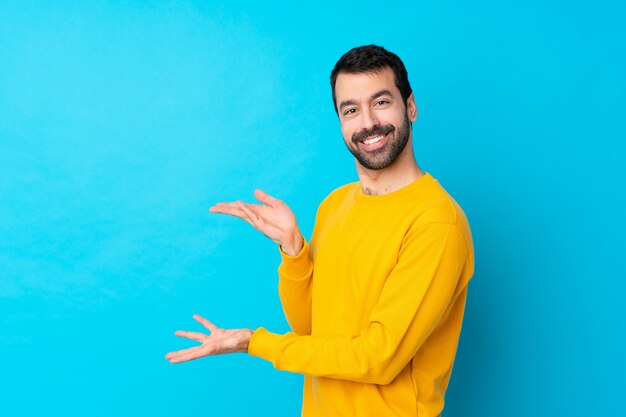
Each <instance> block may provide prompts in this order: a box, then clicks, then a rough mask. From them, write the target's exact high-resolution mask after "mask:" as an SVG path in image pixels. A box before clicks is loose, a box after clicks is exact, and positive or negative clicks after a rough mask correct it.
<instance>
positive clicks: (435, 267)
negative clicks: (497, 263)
mask: <svg viewBox="0 0 626 417" xmlns="http://www.w3.org/2000/svg"><path fill="white" fill-rule="evenodd" d="M466 258H467V246H466V244H465V240H464V238H463V236H462V234H461V232H460V231H459V230H458V228H457V227H456V226H454V225H451V224H444V223H436V224H429V225H425V226H422V227H420V228H418V229H415V230H413V231H410V232H409V233H408V234H407V236H406V238H405V241H404V243H403V246H402V249H401V252H400V254H399V260H398V264H397V265H396V267H395V268H394V270H393V271H392V273H391V274H390V275H389V277H388V278H387V281H386V284H385V286H384V288H383V291H382V293H381V296H380V299H379V302H378V304H377V305H376V306H375V308H374V309H373V311H372V312H371V315H370V317H369V320H368V324H367V325H366V326H365V327H364V328H363V329H362V330H361V331H360V333H359V334H358V335H354V336H344V337H316V336H299V335H297V334H294V333H287V334H285V335H278V334H275V333H270V332H268V331H267V330H265V329H263V328H260V329H257V330H256V331H255V332H254V334H253V336H252V339H251V340H250V342H249V353H250V354H251V355H253V356H259V357H262V358H264V359H267V360H269V361H271V362H272V363H273V364H274V366H275V367H276V368H277V369H282V370H287V371H291V372H297V373H304V374H310V375H317V376H326V377H332V378H339V379H346V380H352V381H359V382H367V383H376V384H387V383H389V382H391V381H392V380H393V379H394V378H395V376H396V375H397V374H398V373H399V372H400V371H401V370H402V369H403V368H404V367H405V366H406V364H407V363H408V362H409V361H410V360H411V358H412V357H413V356H414V355H415V353H416V352H417V351H418V350H419V348H420V346H421V345H422V344H423V343H424V341H425V340H426V339H427V338H428V336H429V335H430V334H431V333H432V331H433V330H434V329H435V328H436V326H437V324H438V323H439V321H440V320H441V318H442V317H443V316H444V314H445V313H446V311H447V309H448V306H449V305H450V302H451V300H452V298H453V296H454V294H455V292H456V291H457V284H458V282H459V277H460V274H461V271H462V270H463V266H464V263H465V260H466Z"/></svg>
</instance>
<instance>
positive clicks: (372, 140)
mask: <svg viewBox="0 0 626 417" xmlns="http://www.w3.org/2000/svg"><path fill="white" fill-rule="evenodd" d="M388 136H389V133H388V134H386V135H375V136H369V137H367V138H364V139H361V140H359V141H357V144H358V146H359V147H360V148H361V149H363V150H365V151H373V150H375V149H379V148H381V147H383V146H385V144H386V143H387V139H388Z"/></svg>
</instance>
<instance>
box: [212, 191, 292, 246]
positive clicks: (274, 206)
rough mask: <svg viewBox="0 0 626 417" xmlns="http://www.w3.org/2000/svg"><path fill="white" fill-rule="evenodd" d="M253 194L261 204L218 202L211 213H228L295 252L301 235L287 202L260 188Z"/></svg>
mask: <svg viewBox="0 0 626 417" xmlns="http://www.w3.org/2000/svg"><path fill="white" fill-rule="evenodd" d="M254 196H255V197H256V198H257V200H259V201H260V202H261V203H263V204H250V203H244V202H243V201H236V202H232V203H218V204H216V205H215V206H213V207H211V208H210V209H209V211H211V212H212V213H222V214H229V215H231V216H235V217H239V218H240V219H243V220H245V221H246V222H248V223H250V225H252V227H254V228H255V229H256V230H258V231H259V232H261V233H263V234H264V235H265V236H267V237H268V238H270V239H271V240H272V241H274V242H276V243H278V244H279V245H281V246H282V247H283V249H285V248H294V250H296V253H297V252H299V250H297V249H298V247H299V246H301V244H300V241H301V240H302V235H301V234H300V230H299V228H298V224H297V222H296V216H295V215H294V214H293V211H291V209H290V208H289V206H288V205H287V204H285V203H284V202H283V201H281V200H279V199H277V198H274V197H272V196H270V195H268V194H266V193H264V192H263V191H261V190H256V191H255V192H254Z"/></svg>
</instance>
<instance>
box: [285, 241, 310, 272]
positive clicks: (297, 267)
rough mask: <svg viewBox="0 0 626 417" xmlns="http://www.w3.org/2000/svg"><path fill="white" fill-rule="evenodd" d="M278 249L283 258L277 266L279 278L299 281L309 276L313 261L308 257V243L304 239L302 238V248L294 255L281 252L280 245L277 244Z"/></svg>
mask: <svg viewBox="0 0 626 417" xmlns="http://www.w3.org/2000/svg"><path fill="white" fill-rule="evenodd" d="M278 250H279V251H280V255H281V256H282V259H283V261H282V263H281V264H280V266H279V267H278V273H279V274H280V276H281V278H284V279H288V280H292V281H300V280H303V279H307V278H309V277H310V276H311V272H312V270H313V261H311V259H310V258H309V244H308V243H307V241H306V240H304V244H303V245H302V250H300V253H298V254H297V255H296V256H291V255H287V254H286V253H285V252H283V250H282V249H281V247H280V245H279V246H278Z"/></svg>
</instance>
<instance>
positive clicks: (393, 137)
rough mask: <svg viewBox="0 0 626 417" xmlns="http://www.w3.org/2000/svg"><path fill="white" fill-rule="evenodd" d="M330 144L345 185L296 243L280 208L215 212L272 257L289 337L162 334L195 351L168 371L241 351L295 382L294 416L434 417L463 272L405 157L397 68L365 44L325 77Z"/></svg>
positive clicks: (407, 123)
mask: <svg viewBox="0 0 626 417" xmlns="http://www.w3.org/2000/svg"><path fill="white" fill-rule="evenodd" d="M331 87H332V92H333V102H334V105H335V110H336V111H337V114H338V116H339V121H340V124H341V131H342V134H343V137H344V140H345V143H346V146H347V147H348V149H349V150H350V152H351V153H352V154H353V155H354V157H355V160H356V169H357V173H358V176H359V182H356V183H352V184H347V185H345V186H342V187H340V188H338V189H337V190H335V191H333V192H332V193H331V194H330V195H329V196H328V197H327V198H326V199H325V200H324V201H323V202H322V203H321V205H320V207H319V209H318V212H317V217H316V222H315V227H314V230H313V236H312V237H311V241H310V243H307V242H306V241H305V240H304V239H303V237H302V235H301V233H300V230H299V228H298V225H297V223H296V218H295V216H294V214H293V213H292V211H291V210H290V209H289V207H288V206H287V205H286V204H285V203H284V202H282V201H280V200H277V199H276V198H273V197H271V196H269V195H267V194H265V193H263V192H261V191H258V190H257V191H256V192H255V196H256V198H257V199H258V200H259V201H260V202H261V203H263V204H260V205H257V204H248V203H243V202H241V201H237V202H233V203H219V204H217V205H216V206H214V207H212V208H211V211H212V212H215V213H224V214H229V215H233V216H236V217H239V218H241V219H244V220H245V221H247V222H248V223H250V224H251V225H252V226H253V227H254V228H256V229H257V230H259V231H260V232H262V233H264V234H265V235H266V236H267V237H269V238H270V239H272V240H273V241H274V242H276V243H277V244H278V245H279V249H280V252H281V256H282V263H281V265H280V266H279V269H278V272H279V278H280V280H279V294H280V298H281V302H282V305H283V309H284V311H285V315H286V317H287V319H288V321H289V324H290V325H291V328H292V330H293V331H292V332H290V333H287V334H284V335H279V334H275V333H271V332H269V331H267V330H265V329H264V328H259V329H256V330H255V331H252V330H250V329H235V330H225V329H220V328H217V327H216V326H214V325H213V324H212V323H211V322H209V321H208V320H206V319H204V318H202V317H199V316H194V317H195V318H196V320H198V321H199V322H200V323H202V324H203V325H204V326H205V327H206V328H207V329H208V330H209V331H210V332H211V334H210V336H208V335H205V334H202V333H196V332H176V334H177V335H178V336H182V337H187V338H190V339H194V340H196V341H198V342H200V343H202V344H201V345H200V346H196V347H193V348H190V349H185V350H182V351H179V352H173V353H169V354H168V355H167V356H166V358H167V359H169V360H170V361H171V362H183V361H187V360H191V359H196V358H199V357H202V356H207V355H215V354H221V353H230V352H248V353H249V354H250V355H253V356H259V357H261V358H264V359H266V360H269V361H271V362H272V363H273V364H274V366H275V367H276V368H277V369H282V370H287V371H291V372H298V373H302V374H304V375H305V383H304V384H305V385H304V397H303V406H302V415H303V416H377V417H379V416H420V417H424V416H438V415H440V413H441V411H442V409H443V405H444V394H445V391H446V388H447V386H448V381H449V378H450V374H451V371H452V365H453V362H454V356H455V354H456V348H457V344H458V339H459V334H460V330H461V322H462V319H463V311H464V308H465V299H466V294H467V284H468V282H469V280H470V278H471V277H472V274H473V271H474V253H473V246H472V239H471V234H470V229H469V225H468V223H467V220H466V218H465V215H464V214H463V211H462V210H461V208H460V207H459V206H458V205H457V204H456V202H455V201H454V200H453V199H452V198H451V197H450V196H449V195H448V194H447V193H446V191H445V190H444V189H443V188H442V187H441V185H439V183H438V182H437V180H435V179H434V178H433V177H432V176H431V175H430V174H428V173H424V172H422V171H421V169H420V168H419V166H418V165H417V163H416V161H415V157H414V155H413V137H412V125H411V123H412V122H414V121H415V120H416V118H417V107H416V105H415V99H414V97H413V93H412V91H411V87H410V85H409V81H408V76H407V72H406V69H405V67H404V64H403V63H402V61H401V60H400V59H399V58H398V57H397V56H396V55H395V54H393V53H390V52H388V51H386V50H385V49H383V48H381V47H378V46H374V45H369V46H363V47H359V48H354V49H352V50H350V51H349V52H347V53H346V54H345V55H344V56H343V57H341V59H340V60H339V61H338V62H337V64H336V65H335V68H334V69H333V71H332V73H331Z"/></svg>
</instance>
